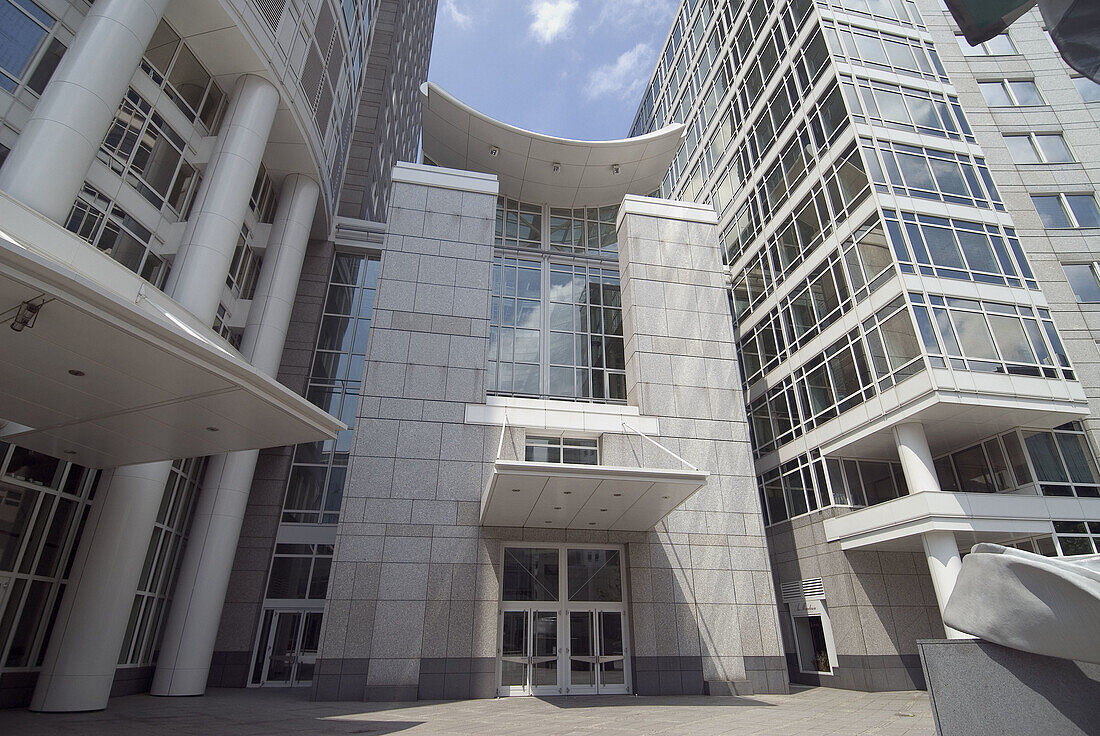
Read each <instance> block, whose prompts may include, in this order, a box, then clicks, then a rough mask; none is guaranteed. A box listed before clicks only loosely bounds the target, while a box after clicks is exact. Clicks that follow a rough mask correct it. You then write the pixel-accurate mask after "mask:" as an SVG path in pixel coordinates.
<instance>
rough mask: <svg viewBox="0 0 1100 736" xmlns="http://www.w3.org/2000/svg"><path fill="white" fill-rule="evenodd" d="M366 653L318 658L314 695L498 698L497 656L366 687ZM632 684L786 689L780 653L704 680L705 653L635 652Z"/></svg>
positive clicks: (639, 689) (653, 691) (692, 689)
mask: <svg viewBox="0 0 1100 736" xmlns="http://www.w3.org/2000/svg"><path fill="white" fill-rule="evenodd" d="M369 665H370V660H368V659H335V660H333V659H329V660H322V661H319V662H318V663H317V673H316V676H315V677H314V678H313V690H312V692H311V694H310V697H311V699H313V700H328V701H339V700H344V701H408V700H468V699H473V698H495V697H496V695H497V660H496V658H495V657H439V658H425V659H421V660H420V676H419V679H418V682H417V685H416V686H415V687H411V686H399V685H398V686H391V687H377V686H376V687H367V670H368V667H369ZM631 668H632V670H633V680H634V682H633V689H634V692H635V693H636V694H638V695H754V694H757V693H787V692H790V684H789V682H788V680H787V670H786V666H785V664H784V662H783V658H782V657H745V670H746V673H747V678H746V679H745V680H739V681H736V682H720V681H704V680H703V660H702V658H701V657H632V658H631Z"/></svg>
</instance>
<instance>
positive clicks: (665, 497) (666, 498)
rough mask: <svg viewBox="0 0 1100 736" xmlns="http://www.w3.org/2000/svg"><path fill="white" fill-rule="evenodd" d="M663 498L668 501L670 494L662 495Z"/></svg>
mask: <svg viewBox="0 0 1100 736" xmlns="http://www.w3.org/2000/svg"><path fill="white" fill-rule="evenodd" d="M661 498H663V499H664V500H666V501H667V500H668V499H669V497H668V496H661Z"/></svg>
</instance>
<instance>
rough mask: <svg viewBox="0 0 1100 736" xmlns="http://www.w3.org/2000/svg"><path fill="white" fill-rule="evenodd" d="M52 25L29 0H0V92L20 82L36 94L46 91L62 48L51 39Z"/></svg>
mask: <svg viewBox="0 0 1100 736" xmlns="http://www.w3.org/2000/svg"><path fill="white" fill-rule="evenodd" d="M55 30H56V22H55V21H54V19H53V16H51V15H50V14H49V13H47V12H46V11H45V10H43V9H42V8H41V7H39V6H38V4H37V3H35V2H32V0H0V89H5V90H7V91H8V92H15V91H16V88H18V87H19V85H20V83H21V82H24V81H25V82H26V85H27V87H29V88H30V89H32V90H34V91H35V92H37V93H38V94H42V91H43V90H44V89H46V83H47V82H49V81H50V76H51V75H53V72H54V69H56V68H57V64H58V63H59V62H60V61H61V57H62V55H63V54H64V53H65V46H64V44H62V43H61V41H60V40H58V39H57V38H51V37H50V36H51V34H52V33H53V32H54V31H55Z"/></svg>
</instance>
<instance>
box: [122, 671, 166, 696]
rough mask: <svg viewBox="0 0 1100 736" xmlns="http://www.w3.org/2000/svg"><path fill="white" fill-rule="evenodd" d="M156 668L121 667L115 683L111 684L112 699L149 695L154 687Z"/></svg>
mask: <svg viewBox="0 0 1100 736" xmlns="http://www.w3.org/2000/svg"><path fill="white" fill-rule="evenodd" d="M156 669H157V668H156V667H152V666H150V667H119V668H118V669H117V670H115V681H114V682H113V683H112V684H111V697H112V698H117V697H120V696H122V695H137V694H138V693H147V692H149V688H150V687H152V686H153V672H155V671H156Z"/></svg>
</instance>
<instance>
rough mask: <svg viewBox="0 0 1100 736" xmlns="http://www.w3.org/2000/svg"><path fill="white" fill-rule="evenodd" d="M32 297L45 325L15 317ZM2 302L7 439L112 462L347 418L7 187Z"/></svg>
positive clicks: (197, 450) (331, 431) (270, 437)
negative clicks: (266, 370) (255, 362)
mask: <svg viewBox="0 0 1100 736" xmlns="http://www.w3.org/2000/svg"><path fill="white" fill-rule="evenodd" d="M24 304H31V305H37V307H38V309H37V311H36V314H35V315H34V320H33V325H32V326H28V327H24V328H23V329H22V330H20V331H16V330H13V329H8V325H9V324H10V323H12V321H13V320H15V319H17V317H18V313H19V310H20V308H21V305H24ZM0 313H2V314H3V322H2V324H0V422H3V421H6V422H7V424H5V425H3V426H0V436H2V438H3V439H4V440H5V441H9V442H14V443H17V444H19V445H21V446H23V447H27V448H29V449H32V450H37V451H39V452H44V453H47V454H49V455H53V456H56V457H60V458H62V459H64V460H72V461H74V462H77V463H80V464H81V465H85V466H88V467H94V468H100V467H114V466H119V465H131V464H135V463H144V462H152V461H157V460H167V459H173V458H180V457H196V456H200V455H212V454H217V453H222V452H229V451H234V450H246V449H256V448H262V447H274V446H278V445H289V444H296V443H299V442H309V441H315V440H322V439H328V438H332V437H335V436H336V432H338V431H339V430H341V429H344V425H343V424H342V423H341V422H340V421H339V420H337V419H336V418H334V417H332V416H330V415H329V414H327V413H326V412H324V411H322V410H321V409H319V408H318V407H316V406H314V405H313V404H311V403H310V402H308V401H306V400H305V399H304V398H302V397H301V396H299V395H298V394H296V393H294V392H293V391H291V390H290V389H288V388H287V387H285V386H283V385H282V384H280V383H279V382H278V381H276V380H274V379H273V378H271V377H269V376H267V375H265V374H263V373H262V372H260V371H258V370H257V369H256V368H254V367H252V366H251V365H250V364H249V363H248V362H247V361H246V360H244V358H243V357H242V356H241V355H240V354H239V353H237V352H236V351H235V350H233V349H232V348H231V347H230V346H229V345H228V343H226V342H224V341H223V340H222V339H221V338H220V337H219V336H218V335H216V334H215V333H214V332H213V330H211V329H210V327H209V326H207V325H203V324H201V323H200V322H199V321H198V320H196V319H195V317H194V316H193V315H192V314H191V313H190V312H188V311H187V310H185V309H184V308H183V307H181V306H180V305H179V304H178V303H176V302H175V301H173V300H172V299H170V298H169V297H167V296H166V295H165V294H164V293H162V292H161V291H159V290H158V289H155V288H154V287H152V286H150V285H148V284H147V283H146V282H145V280H144V279H142V278H141V277H140V276H138V275H137V274H135V273H133V272H131V271H130V270H129V269H127V268H126V267H124V266H122V265H121V264H119V263H117V262H116V261H114V260H113V259H112V258H111V257H110V256H108V255H106V254H104V253H101V252H100V251H98V250H97V249H96V248H94V247H92V246H90V245H89V244H88V243H86V242H84V241H83V240H81V239H80V238H79V237H77V236H76V235H73V234H72V233H70V232H69V231H67V230H65V229H64V228H62V227H61V226H59V225H58V224H56V223H54V222H52V221H51V220H49V219H47V218H45V217H43V216H42V215H40V214H39V213H37V212H35V211H34V210H31V209H30V208H27V207H25V206H24V205H22V204H20V203H19V202H16V201H15V200H13V199H11V198H10V197H8V196H7V195H4V194H2V193H0Z"/></svg>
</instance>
